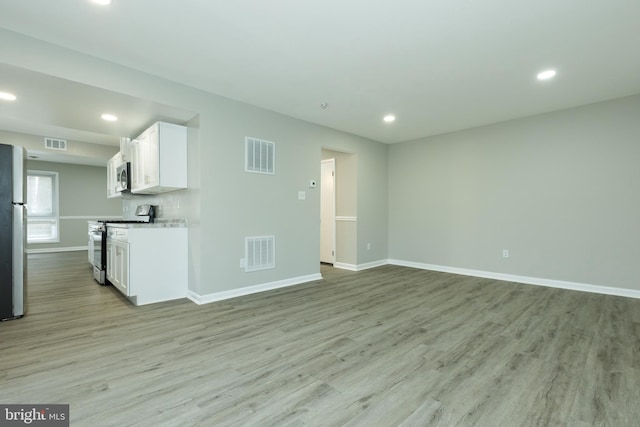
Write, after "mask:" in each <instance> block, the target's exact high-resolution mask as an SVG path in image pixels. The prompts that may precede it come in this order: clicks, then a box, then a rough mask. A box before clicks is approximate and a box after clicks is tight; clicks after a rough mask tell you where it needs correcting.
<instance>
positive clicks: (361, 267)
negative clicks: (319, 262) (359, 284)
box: [333, 259, 389, 271]
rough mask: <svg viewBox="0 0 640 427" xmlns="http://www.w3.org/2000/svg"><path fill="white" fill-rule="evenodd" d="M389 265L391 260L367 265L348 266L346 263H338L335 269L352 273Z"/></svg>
mask: <svg viewBox="0 0 640 427" xmlns="http://www.w3.org/2000/svg"><path fill="white" fill-rule="evenodd" d="M387 264H389V260H387V259H381V260H378V261H373V262H367V263H365V264H347V263H344V262H336V263H334V264H333V266H334V267H335V268H341V269H342V270H350V271H362V270H368V269H370V268H375V267H380V266H382V265H387Z"/></svg>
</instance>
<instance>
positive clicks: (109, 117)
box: [102, 114, 118, 122]
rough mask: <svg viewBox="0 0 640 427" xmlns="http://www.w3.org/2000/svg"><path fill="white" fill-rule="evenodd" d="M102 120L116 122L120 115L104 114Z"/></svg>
mask: <svg viewBox="0 0 640 427" xmlns="http://www.w3.org/2000/svg"><path fill="white" fill-rule="evenodd" d="M102 120H106V121H108V122H115V121H116V120H118V117H117V116H114V115H113V114H103V115H102Z"/></svg>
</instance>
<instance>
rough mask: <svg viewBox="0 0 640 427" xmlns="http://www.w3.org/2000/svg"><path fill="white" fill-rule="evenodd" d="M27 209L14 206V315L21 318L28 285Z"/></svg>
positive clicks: (21, 206) (22, 206)
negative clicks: (26, 248) (26, 250)
mask: <svg viewBox="0 0 640 427" xmlns="http://www.w3.org/2000/svg"><path fill="white" fill-rule="evenodd" d="M26 216H27V209H26V208H25V206H24V205H18V204H14V205H13V274H14V276H13V315H14V316H15V317H21V316H23V315H24V312H25V300H24V296H25V293H26V285H27V260H26V256H27V255H26V253H25V247H26V245H25V244H26V240H27V228H26V225H27V221H26Z"/></svg>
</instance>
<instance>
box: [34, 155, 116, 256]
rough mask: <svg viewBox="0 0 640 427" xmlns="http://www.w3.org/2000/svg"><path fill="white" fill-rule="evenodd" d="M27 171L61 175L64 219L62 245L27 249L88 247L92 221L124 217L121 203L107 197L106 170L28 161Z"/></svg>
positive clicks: (60, 207) (61, 213) (62, 223)
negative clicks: (90, 221) (109, 217)
mask: <svg viewBox="0 0 640 427" xmlns="http://www.w3.org/2000/svg"><path fill="white" fill-rule="evenodd" d="M27 169H30V170H41V171H52V172H58V179H59V183H58V191H59V209H60V217H61V218H60V242H59V243H43V244H37V245H34V244H31V245H27V250H30V249H49V250H50V249H57V248H74V247H79V246H82V247H86V246H87V221H88V220H89V219H98V218H104V217H105V216H120V215H122V201H121V200H119V199H107V197H106V188H107V168H105V167H100V166H83V165H73V164H64V163H51V162H41V161H37V160H29V161H27ZM65 217H81V218H65Z"/></svg>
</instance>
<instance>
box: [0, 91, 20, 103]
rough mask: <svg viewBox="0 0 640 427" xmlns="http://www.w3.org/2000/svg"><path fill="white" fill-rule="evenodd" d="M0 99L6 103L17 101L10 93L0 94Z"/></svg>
mask: <svg viewBox="0 0 640 427" xmlns="http://www.w3.org/2000/svg"><path fill="white" fill-rule="evenodd" d="M0 99H4V100H5V101H15V100H16V96H15V95H14V94H12V93H9V92H0Z"/></svg>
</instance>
